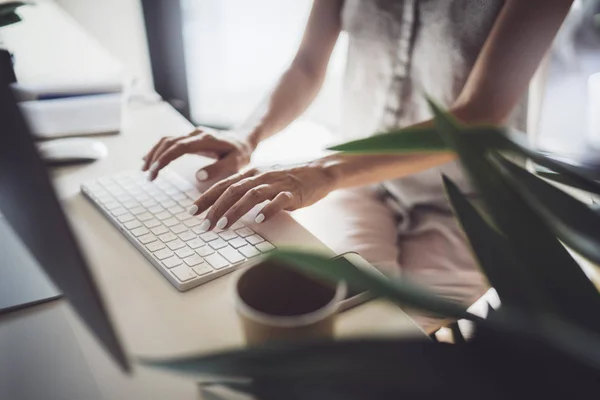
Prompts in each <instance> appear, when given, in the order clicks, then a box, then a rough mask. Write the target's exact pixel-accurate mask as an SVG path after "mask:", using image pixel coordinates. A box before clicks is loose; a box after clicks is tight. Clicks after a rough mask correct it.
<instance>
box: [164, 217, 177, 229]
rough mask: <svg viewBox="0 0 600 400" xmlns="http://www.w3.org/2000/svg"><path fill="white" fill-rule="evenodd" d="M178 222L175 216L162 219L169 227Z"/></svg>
mask: <svg viewBox="0 0 600 400" xmlns="http://www.w3.org/2000/svg"><path fill="white" fill-rule="evenodd" d="M178 223H179V221H178V220H176V219H175V218H169V219H165V220H164V221H163V224H165V225H166V226H168V227H169V228H170V227H172V226H175V225H177V224H178Z"/></svg>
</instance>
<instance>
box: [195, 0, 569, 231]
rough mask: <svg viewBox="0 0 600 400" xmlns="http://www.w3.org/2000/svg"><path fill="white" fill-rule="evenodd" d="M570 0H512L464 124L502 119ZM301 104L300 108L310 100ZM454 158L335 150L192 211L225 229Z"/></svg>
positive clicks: (245, 178) (224, 190)
mask: <svg viewBox="0 0 600 400" xmlns="http://www.w3.org/2000/svg"><path fill="white" fill-rule="evenodd" d="M326 1H327V0H322V1H319V2H318V3H322V2H326ZM571 3H572V0H507V1H506V2H505V4H504V6H503V8H502V10H501V11H500V15H499V16H498V18H497V20H496V22H495V24H494V26H493V28H492V30H491V32H490V34H489V36H488V38H487V40H486V42H485V44H484V46H483V49H482V51H481V53H480V55H479V57H478V59H477V61H476V63H475V66H474V68H473V70H472V71H471V74H470V75H469V77H468V79H467V82H466V84H465V87H464V89H463V90H462V92H461V94H460V96H459V97H458V99H457V101H456V102H455V104H454V105H453V106H452V107H451V109H450V112H451V113H452V114H453V115H454V116H455V117H456V118H457V119H458V120H460V121H462V122H465V123H483V122H486V123H493V124H499V123H502V122H503V121H504V120H505V119H506V118H507V117H508V115H509V114H510V112H511V111H512V109H513V108H514V106H515V105H516V104H517V102H518V100H519V99H520V98H521V96H522V95H523V93H524V92H525V90H527V86H528V82H529V81H530V79H531V77H532V75H533V73H534V72H535V69H536V66H537V65H538V64H539V62H540V60H541V59H542V57H543V55H544V53H545V52H546V51H547V50H548V48H549V47H550V44H551V43H552V39H553V38H554V36H555V35H556V32H557V31H558V29H559V28H560V25H561V23H562V21H563V20H564V18H565V16H566V15H567V12H568V11H569V8H570V5H571ZM315 4H316V3H315ZM336 29H338V28H336ZM331 45H333V44H332V43H331ZM289 95H292V94H289ZM281 98H282V99H283V96H282V97H281ZM292 98H293V96H292ZM286 100H291V99H289V98H287V97H286ZM296 104H297V110H300V109H303V108H302V107H304V106H305V104H306V103H304V102H302V101H300V102H298V103H296ZM272 107H273V108H274V109H275V108H277V107H278V105H277V104H273V105H272ZM272 115H277V118H274V117H271V118H272V121H277V123H275V122H270V123H266V124H265V126H268V127H270V128H269V129H266V132H271V131H274V130H275V128H274V127H280V126H283V125H284V124H285V123H287V122H289V120H290V118H292V115H293V116H295V115H296V114H295V113H290V114H289V116H287V115H288V114H287V113H284V112H279V113H273V114H272ZM284 116H286V117H284ZM266 119H267V120H268V119H269V118H266ZM431 123H432V121H425V122H423V123H421V124H419V125H427V124H431ZM454 157H455V156H454V154H452V153H450V152H445V153H422V154H412V155H402V156H398V155H384V156H382V155H364V156H362V155H361V156H359V155H345V154H333V155H330V156H327V157H325V158H321V159H318V160H315V161H313V162H311V163H306V164H304V165H300V166H293V167H284V168H271V169H268V170H266V171H265V170H257V169H251V170H249V171H246V172H244V173H240V174H237V175H234V176H231V177H230V178H227V179H225V180H223V181H221V182H219V183H217V184H215V185H214V186H213V187H211V188H210V189H209V190H208V191H206V192H205V193H204V194H202V195H201V196H200V197H199V198H198V200H196V202H195V204H194V205H193V206H192V207H191V208H190V212H191V213H192V214H195V215H196V214H200V213H203V212H204V211H205V210H207V209H209V208H210V210H209V211H208V213H207V215H206V219H205V221H203V223H202V225H201V228H202V229H212V228H213V227H215V226H216V227H217V228H220V229H224V228H227V227H228V226H230V225H231V224H232V223H233V222H234V221H236V220H237V219H238V218H240V217H241V216H243V215H244V214H246V213H247V212H248V211H249V210H251V209H252V208H253V207H254V206H255V205H257V204H260V203H262V202H263V201H265V200H270V202H269V203H267V204H266V205H265V206H264V208H263V209H262V210H261V213H260V214H259V215H258V216H257V219H256V222H262V221H265V220H268V219H270V218H271V217H273V216H274V215H275V214H277V213H278V212H280V211H282V210H288V211H292V210H296V209H298V208H301V207H306V206H309V205H311V204H313V203H315V202H316V201H319V200H320V199H322V198H323V197H325V196H326V195H327V194H328V193H329V192H331V191H332V190H335V189H340V188H345V187H351V186H360V185H367V184H371V183H376V182H381V181H385V180H388V179H392V178H398V177H402V176H406V175H410V174H413V173H416V172H420V171H424V170H426V169H429V168H432V167H435V166H437V165H440V164H443V163H445V162H447V161H450V160H453V159H454Z"/></svg>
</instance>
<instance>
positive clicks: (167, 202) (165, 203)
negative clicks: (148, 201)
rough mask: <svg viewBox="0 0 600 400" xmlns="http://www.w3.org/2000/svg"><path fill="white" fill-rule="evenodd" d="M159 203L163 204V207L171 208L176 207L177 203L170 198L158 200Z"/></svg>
mask: <svg viewBox="0 0 600 400" xmlns="http://www.w3.org/2000/svg"><path fill="white" fill-rule="evenodd" d="M160 205H161V206H163V207H164V208H171V207H177V203H175V202H174V201H173V200H171V199H170V198H168V199H166V200H163V201H161V202H160Z"/></svg>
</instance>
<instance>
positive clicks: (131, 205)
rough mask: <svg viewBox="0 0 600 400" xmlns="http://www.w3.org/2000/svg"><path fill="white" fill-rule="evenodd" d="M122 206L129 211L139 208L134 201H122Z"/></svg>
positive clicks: (138, 204)
mask: <svg viewBox="0 0 600 400" xmlns="http://www.w3.org/2000/svg"><path fill="white" fill-rule="evenodd" d="M123 206H124V207H125V208H127V209H129V210H131V209H132V208H135V207H139V206H140V203H138V202H137V201H135V200H130V201H124V202H123ZM130 212H131V211H130Z"/></svg>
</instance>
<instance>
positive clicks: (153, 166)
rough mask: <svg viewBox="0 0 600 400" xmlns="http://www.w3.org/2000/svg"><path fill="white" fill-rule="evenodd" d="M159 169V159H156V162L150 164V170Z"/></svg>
mask: <svg viewBox="0 0 600 400" xmlns="http://www.w3.org/2000/svg"><path fill="white" fill-rule="evenodd" d="M157 169H158V161H154V163H152V165H151V166H150V172H156V170H157Z"/></svg>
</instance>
